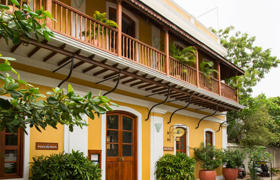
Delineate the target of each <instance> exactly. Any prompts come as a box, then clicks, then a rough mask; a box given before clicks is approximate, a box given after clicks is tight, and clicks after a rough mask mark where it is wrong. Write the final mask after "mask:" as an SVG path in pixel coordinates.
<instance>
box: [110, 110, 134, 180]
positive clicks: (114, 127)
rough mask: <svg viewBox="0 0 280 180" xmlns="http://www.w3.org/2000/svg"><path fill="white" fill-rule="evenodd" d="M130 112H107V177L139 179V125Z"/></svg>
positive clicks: (111, 178) (113, 178)
mask: <svg viewBox="0 0 280 180" xmlns="http://www.w3.org/2000/svg"><path fill="white" fill-rule="evenodd" d="M136 120H137V119H136V117H135V116H134V115H132V114H130V113H126V112H122V111H114V112H110V113H108V114H107V125H106V127H107V129H106V179H107V180H136V179H137V171H136V170H137V168H136V162H137V137H136V134H137V126H136Z"/></svg>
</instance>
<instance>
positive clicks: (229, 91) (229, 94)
mask: <svg viewBox="0 0 280 180" xmlns="http://www.w3.org/2000/svg"><path fill="white" fill-rule="evenodd" d="M221 91H222V96H224V97H226V98H229V99H232V100H235V101H238V99H237V96H236V89H235V88H233V87H230V86H229V85H227V84H225V83H221Z"/></svg>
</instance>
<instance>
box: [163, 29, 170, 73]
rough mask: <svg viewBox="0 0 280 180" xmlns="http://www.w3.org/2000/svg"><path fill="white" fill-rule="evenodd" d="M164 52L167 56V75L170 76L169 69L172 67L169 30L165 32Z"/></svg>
mask: <svg viewBox="0 0 280 180" xmlns="http://www.w3.org/2000/svg"><path fill="white" fill-rule="evenodd" d="M164 52H165V55H166V74H167V75H169V74H170V72H169V71H170V69H169V65H170V60H169V33H168V29H165V30H164Z"/></svg>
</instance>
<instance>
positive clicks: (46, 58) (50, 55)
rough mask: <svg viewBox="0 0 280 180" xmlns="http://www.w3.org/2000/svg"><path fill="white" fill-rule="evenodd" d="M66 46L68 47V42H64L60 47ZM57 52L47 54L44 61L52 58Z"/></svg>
mask: <svg viewBox="0 0 280 180" xmlns="http://www.w3.org/2000/svg"><path fill="white" fill-rule="evenodd" d="M65 47H66V44H62V45H61V46H60V47H59V49H64V48H65ZM56 54H57V53H56V52H52V53H50V54H49V55H47V56H46V57H45V58H44V59H43V61H44V62H46V61H48V60H49V59H50V58H52V57H53V56H55V55H56Z"/></svg>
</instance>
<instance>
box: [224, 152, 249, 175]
mask: <svg viewBox="0 0 280 180" xmlns="http://www.w3.org/2000/svg"><path fill="white" fill-rule="evenodd" d="M244 159H245V153H244V152H243V151H241V150H240V149H235V150H230V149H229V150H225V151H224V152H223V164H224V168H223V176H224V178H225V180H236V179H237V177H238V168H239V167H241V166H242V164H243V161H244Z"/></svg>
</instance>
